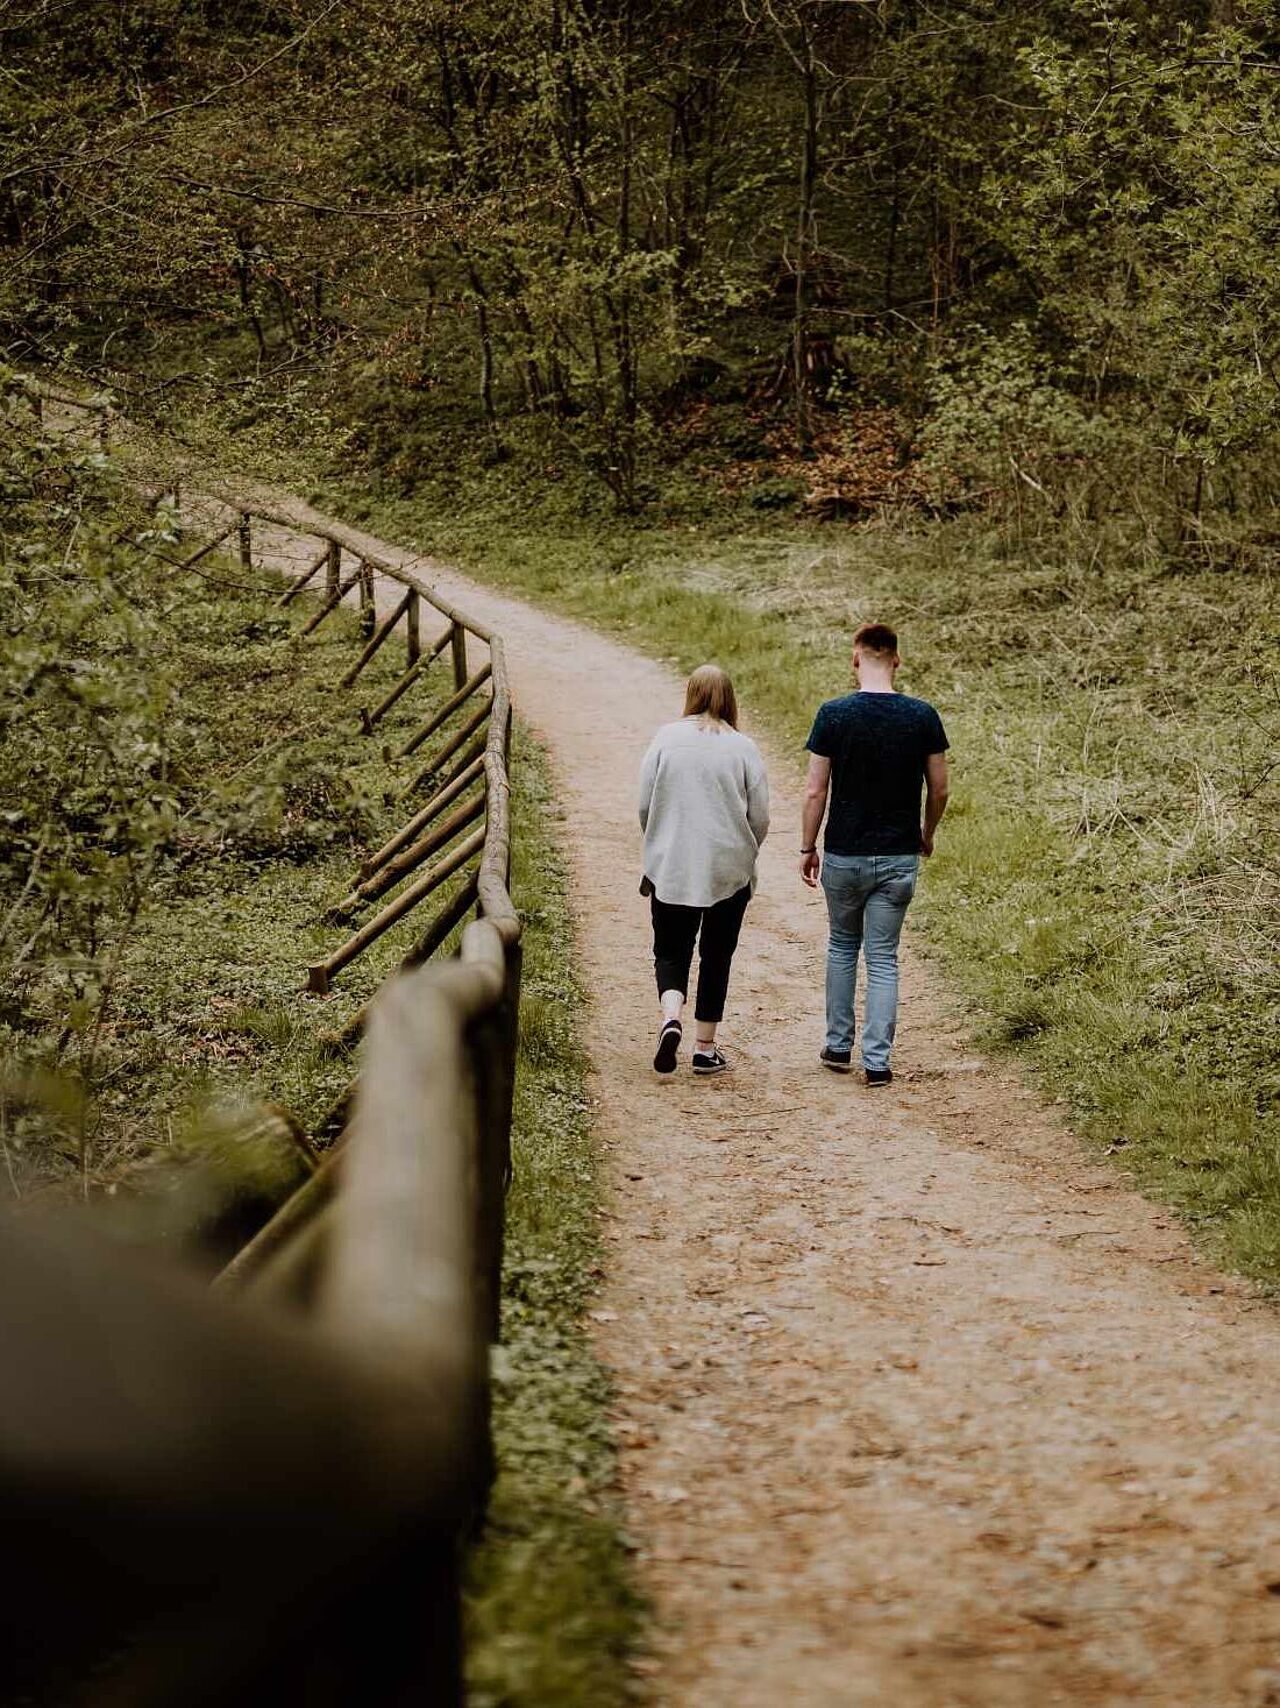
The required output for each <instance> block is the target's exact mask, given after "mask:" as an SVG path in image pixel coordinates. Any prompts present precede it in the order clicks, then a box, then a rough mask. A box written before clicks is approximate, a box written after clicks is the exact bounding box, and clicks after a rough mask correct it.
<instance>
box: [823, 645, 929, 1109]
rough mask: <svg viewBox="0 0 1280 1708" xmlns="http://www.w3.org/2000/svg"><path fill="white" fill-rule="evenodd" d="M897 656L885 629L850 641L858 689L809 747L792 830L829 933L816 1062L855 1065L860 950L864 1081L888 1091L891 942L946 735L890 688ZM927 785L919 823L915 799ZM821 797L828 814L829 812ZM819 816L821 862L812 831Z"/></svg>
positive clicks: (923, 843)
mask: <svg viewBox="0 0 1280 1708" xmlns="http://www.w3.org/2000/svg"><path fill="white" fill-rule="evenodd" d="M900 663H901V660H900V659H899V657H898V637H897V635H896V634H895V633H894V632H893V630H892V629H891V628H890V627H889V626H888V624H887V623H864V624H863V626H862V627H861V628H860V629H859V630H858V632H857V634H855V635H854V637H853V669H854V674H855V675H856V676H857V679H858V690H857V692H856V693H854V694H846V695H844V696H843V698H842V699H839V700H828V701H827V702H826V704H825V705H823V706H821V707H820V708H819V711H818V715H817V717H816V718H815V719H814V724H813V729H812V731H811V732H810V735H809V739H808V741H807V742H806V744H805V745H806V747H807V748H808V750H809V778H808V783H807V785H806V788H805V797H804V817H803V822H802V826H801V835H800V876H801V877H802V878H803V879H804V881H805V883H806V884H808V885H809V887H810V888H811V889H812V888H814V887H816V885H817V883H818V875H819V872H821V875H822V888H823V892H824V894H825V895H826V898H827V917H828V920H829V922H830V931H831V935H830V938H829V941H828V947H827V1041H826V1044H825V1045H824V1046H823V1049H822V1052H821V1055H820V1056H819V1060H820V1061H821V1062H822V1064H823V1066H824V1067H828V1068H830V1069H831V1070H832V1071H833V1072H834V1073H849V1072H850V1071H851V1069H852V1067H853V1028H854V1016H853V1008H854V986H855V982H856V978H857V971H858V952H859V950H861V951H862V954H863V956H864V958H865V960H866V966H867V996H866V1011H865V1014H864V1017H863V1023H862V1066H863V1069H864V1071H865V1073H866V1079H867V1084H868V1085H888V1084H889V1083H890V1082H891V1081H892V1079H893V1073H892V1071H891V1069H890V1067H889V1058H890V1052H891V1051H892V1049H893V1034H894V1030H895V1027H896V1025H897V1018H898V938H899V937H900V936H901V934H902V921H903V919H904V918H905V917H906V912H907V907H908V904H909V903H910V901H911V897H912V895H913V894H914V893H915V887H916V871H917V868H918V866H919V863H920V856H921V855H922V854H925V855H928V854H932V853H933V838H934V833H935V832H936V830H937V828H938V823H939V820H940V819H941V818H942V815H943V813H944V812H945V811H946V806H947V745H948V744H947V736H946V731H945V730H944V729H943V727H942V719H941V718H940V717H939V716H938V714H937V712H936V711H935V710H934V708H933V707H932V706H931V705H930V704H929V702H928V701H927V700H915V699H912V698H911V696H910V695H908V694H899V693H898V691H897V689H896V688H895V687H894V685H893V679H894V676H895V675H896V674H897V671H898V666H899V664H900ZM922 787H923V789H924V797H925V800H924V818H923V821H922V820H921V816H920V793H921V788H922ZM828 798H829V799H830V811H829V812H828V811H827V806H828ZM824 813H826V814H827V832H826V836H825V838H824V857H823V858H822V859H821V860H820V859H819V856H818V830H819V828H820V826H821V824H822V819H823V814H824Z"/></svg>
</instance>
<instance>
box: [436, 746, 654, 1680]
mask: <svg viewBox="0 0 1280 1708" xmlns="http://www.w3.org/2000/svg"><path fill="white" fill-rule="evenodd" d="M513 783H514V788H513V807H514V870H513V876H512V890H513V895H514V899H515V901H516V905H517V906H518V907H519V908H520V911H521V914H522V916H523V918H524V987H523V996H522V1001H521V1014H520V1059H519V1072H518V1075H517V1081H516V1108H515V1123H514V1132H513V1151H514V1168H515V1177H514V1181H513V1183H512V1188H511V1191H510V1194H509V1195H508V1198H507V1224H506V1227H507V1233H506V1238H507V1248H506V1271H505V1277H506V1279H505V1292H504V1300H503V1345H502V1347H501V1348H500V1350H499V1353H498V1355H497V1362H496V1368H495V1377H496V1401H495V1419H494V1422H495V1432H496V1440H497V1453H498V1465H499V1467H500V1470H499V1476H498V1481H497V1484H496V1487H495V1489H494V1495H493V1503H492V1507H491V1510H490V1515H489V1524H488V1528H487V1531H486V1534H485V1536H484V1538H483V1539H482V1541H481V1544H480V1546H479V1547H478V1548H477V1549H476V1551H475V1552H474V1554H473V1555H472V1559H471V1565H470V1584H469V1594H468V1642H467V1650H468V1672H469V1678H470V1689H471V1694H470V1698H469V1699H470V1701H471V1702H472V1703H473V1705H474V1708H542V1705H543V1704H548V1703H555V1704H556V1708H610V1705H611V1704H615V1703H620V1702H623V1701H625V1700H627V1699H628V1697H629V1689H628V1681H629V1675H628V1673H627V1671H626V1657H627V1653H628V1650H629V1648H630V1646H631V1644H632V1642H633V1641H634V1639H635V1637H636V1633H637V1630H638V1625H639V1617H640V1608H639V1604H638V1602H637V1600H636V1596H635V1593H634V1590H633V1588H632V1586H631V1583H630V1578H629V1573H628V1561H627V1554H626V1550H625V1545H624V1538H623V1535H622V1532H621V1529H620V1522H621V1520H620V1513H619V1511H618V1508H617V1505H616V1502H615V1498H614V1495H613V1493H612V1485H613V1476H614V1456H613V1449H612V1446H611V1443H610V1438H609V1432H608V1427H607V1423H606V1418H605V1406H606V1402H607V1389H606V1381H605V1377H604V1374H603V1372H602V1371H601V1369H600V1366H599V1365H598V1364H597V1362H596V1360H595V1358H594V1356H593V1355H592V1351H591V1347H590V1344H589V1342H588V1340H587V1338H586V1336H585V1334H584V1332H583V1329H582V1320H583V1314H584V1311H585V1307H586V1304H587V1301H588V1299H589V1298H590V1296H591V1293H592V1291H593V1290H594V1287H595V1284H596V1282H595V1278H596V1277H597V1276H598V1274H599V1273H600V1237H599V1224H598V1219H597V1208H598V1195H597V1175H596V1156H595V1151H594V1149H593V1146H592V1141H591V1134H590V1115H589V1110H588V1106H587V1100H586V1091H585V1070H586V1060H585V1057H584V1054H583V1051H582V1047H581V1044H580V1042H579V1037H580V1016H581V1003H582V992H581V990H580V987H579V984H578V979H577V974H576V971H575V968H574V964H573V954H572V947H571V945H572V941H573V933H572V924H571V920H570V916H569V906H568V898H567V893H566V891H567V873H566V869H565V863H564V859H563V856H562V854H561V851H560V849H559V847H558V845H557V842H556V839H555V836H554V831H553V826H554V819H555V816H556V810H555V806H554V802H553V798H552V795H551V791H550V786H549V782H548V777H547V770H546V762H545V758H544V756H543V755H542V753H541V752H540V751H539V749H538V748H537V746H536V745H535V744H534V742H533V741H532V739H530V738H529V737H528V736H527V735H526V734H525V733H524V732H523V731H519V732H518V738H517V743H516V751H515V757H514V766H513Z"/></svg>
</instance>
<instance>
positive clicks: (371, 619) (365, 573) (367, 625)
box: [360, 562, 378, 640]
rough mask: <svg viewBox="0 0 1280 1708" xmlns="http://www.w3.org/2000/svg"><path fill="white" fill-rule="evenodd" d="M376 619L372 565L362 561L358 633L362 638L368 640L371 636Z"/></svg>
mask: <svg viewBox="0 0 1280 1708" xmlns="http://www.w3.org/2000/svg"><path fill="white" fill-rule="evenodd" d="M377 620H378V619H377V612H376V610H375V607H374V595H373V566H372V565H371V564H367V563H364V562H362V563H361V565H360V634H361V637H362V639H364V640H369V639H370V638H371V637H372V635H373V631H374V627H375V625H376V623H377Z"/></svg>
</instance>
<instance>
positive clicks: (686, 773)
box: [640, 664, 769, 1074]
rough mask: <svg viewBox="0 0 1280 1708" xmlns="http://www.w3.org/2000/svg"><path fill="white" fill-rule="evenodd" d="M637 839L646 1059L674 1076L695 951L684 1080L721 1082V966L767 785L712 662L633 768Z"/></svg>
mask: <svg viewBox="0 0 1280 1708" xmlns="http://www.w3.org/2000/svg"><path fill="white" fill-rule="evenodd" d="M640 828H641V829H642V830H643V831H644V882H643V883H642V884H641V885H640V891H641V894H642V895H647V896H649V898H650V906H651V908H652V911H653V960H654V969H655V971H656V973H657V978H658V1001H659V1003H660V1004H661V1008H662V1021H661V1026H660V1030H659V1032H658V1050H657V1054H656V1055H655V1056H654V1058H653V1065H654V1068H655V1069H656V1071H657V1072H658V1073H662V1074H667V1073H673V1072H674V1071H675V1065H676V1057H677V1055H678V1054H679V1051H680V1040H681V1036H682V1031H683V1028H682V1026H681V1015H682V1013H683V1012H684V1004H685V1000H686V998H687V996H688V992H689V967H690V964H691V962H692V960H693V946H694V943H695V942H697V943H698V949H699V967H698V1000H697V1003H696V1005H695V1008H694V1045H693V1071H694V1073H697V1074H712V1073H723V1072H724V1070H725V1068H726V1067H727V1066H728V1065H729V1064H728V1063H727V1062H726V1061H725V1059H724V1057H723V1056H722V1055H721V1053H720V1051H719V1050H718V1049H717V1048H716V1027H717V1025H718V1024H719V1022H720V1020H721V1018H722V1016H723V1014H724V999H725V994H726V992H727V990H728V988H729V966H730V963H731V962H732V960H733V952H734V950H735V949H736V948H737V946H738V932H739V931H740V930H741V928H742V916H743V914H744V913H745V912H746V908H747V903H748V902H749V901H750V900H751V891H752V889H753V888H754V887H755V877H756V855H757V853H758V852H759V849H760V844H761V843H762V842H763V841H764V839H765V833H766V832H767V831H768V829H769V780H768V778H767V777H766V776H765V769H764V762H763V760H762V759H761V758H760V752H759V749H758V748H757V747H756V744H755V742H754V741H752V740H751V739H750V738H749V737H748V736H745V735H741V734H740V733H739V731H738V702H737V699H736V697H735V695H734V692H733V683H732V682H730V680H729V678H728V677H727V676H726V675H725V673H724V671H723V670H721V669H720V667H719V666H718V665H715V664H703V665H701V666H700V667H699V668H698V669H697V670H695V671H694V673H693V675H692V676H691V677H690V678H689V686H688V688H687V689H686V690H685V698H684V716H683V717H682V718H681V719H680V720H679V721H678V722H677V723H672V724H664V725H663V726H662V728H661V729H660V730H659V731H658V733H657V735H655V736H654V738H653V741H652V743H651V744H650V747H649V751H648V752H647V753H646V754H645V756H644V763H643V764H642V765H641V767H640Z"/></svg>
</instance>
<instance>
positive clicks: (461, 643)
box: [449, 623, 467, 688]
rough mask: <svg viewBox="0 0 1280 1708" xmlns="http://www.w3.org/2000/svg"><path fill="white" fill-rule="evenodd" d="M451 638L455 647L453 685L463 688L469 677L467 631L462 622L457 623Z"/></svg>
mask: <svg viewBox="0 0 1280 1708" xmlns="http://www.w3.org/2000/svg"><path fill="white" fill-rule="evenodd" d="M449 638H450V644H451V645H452V647H453V685H454V687H455V688H461V687H462V685H463V683H464V682H465V681H466V679H467V631H466V630H465V629H464V628H463V626H462V624H461V623H455V624H454V625H453V630H452V633H451V634H450V637H449Z"/></svg>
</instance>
